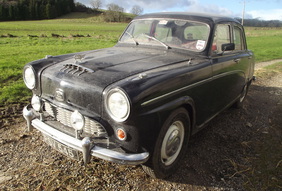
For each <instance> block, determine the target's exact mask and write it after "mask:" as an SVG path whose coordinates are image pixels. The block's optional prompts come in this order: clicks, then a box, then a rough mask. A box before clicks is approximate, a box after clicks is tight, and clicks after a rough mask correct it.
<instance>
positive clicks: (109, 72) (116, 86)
mask: <svg viewBox="0 0 282 191" xmlns="http://www.w3.org/2000/svg"><path fill="white" fill-rule="evenodd" d="M253 72H254V55H253V53H252V52H251V51H249V50H248V49H247V44H246V39H245V33H244V29H243V27H242V26H241V25H240V23H238V22H237V21H236V20H234V19H232V18H227V17H221V16H211V15H202V14H190V13H155V14H147V15H143V16H138V17H136V18H135V19H134V20H133V21H132V22H131V23H130V24H129V25H128V27H127V28H126V30H125V31H124V33H123V34H122V36H121V37H120V39H119V41H118V43H117V45H116V46H114V47H112V48H106V49H102V50H91V51H86V52H80V53H74V54H67V55H61V56H46V57H45V58H44V59H41V60H37V61H34V62H31V63H28V64H27V65H26V66H25V67H24V72H23V76H24V82H25V84H26V86H27V87H28V88H29V89H31V90H32V92H33V97H32V100H31V105H28V106H26V107H25V108H24V110H23V115H24V117H25V119H26V121H27V126H28V129H29V130H30V129H31V126H33V127H35V128H36V129H38V130H39V131H41V132H42V134H43V138H44V140H45V141H46V142H47V143H48V144H50V145H51V146H53V147H54V148H55V149H57V150H59V151H60V152H62V153H64V154H65V155H67V156H69V157H72V158H75V159H82V158H83V160H84V163H88V162H91V161H90V159H91V156H95V157H98V158H101V159H104V160H108V161H113V162H116V163H121V164H131V165H137V164H142V166H143V168H144V170H145V171H146V172H147V173H148V174H149V175H151V176H152V177H157V178H165V177H167V176H169V175H171V174H172V173H174V172H175V170H176V169H177V167H178V166H179V162H180V160H181V159H182V157H183V156H184V154H185V150H186V148H187V145H188V141H189V137H190V136H191V135H193V134H195V133H196V132H198V131H199V130H200V129H202V128H203V127H204V126H205V124H206V123H207V122H209V121H210V120H211V119H213V118H214V117H215V116H216V115H218V114H219V113H220V112H221V111H223V110H224V109H226V108H229V107H230V106H232V105H234V106H236V107H240V106H241V105H242V102H243V100H244V98H245V96H246V94H247V91H248V87H249V85H250V84H251V81H252V79H253Z"/></svg>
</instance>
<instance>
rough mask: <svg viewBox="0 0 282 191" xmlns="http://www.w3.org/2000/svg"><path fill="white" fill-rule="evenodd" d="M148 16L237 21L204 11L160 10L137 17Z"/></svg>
mask: <svg viewBox="0 0 282 191" xmlns="http://www.w3.org/2000/svg"><path fill="white" fill-rule="evenodd" d="M147 18H164V19H165V18H166V19H185V20H195V21H201V22H206V23H209V24H212V23H213V24H216V23H220V22H236V23H238V24H240V23H239V21H237V20H236V19H234V18H231V17H226V16H221V15H213V14H204V13H192V12H160V13H149V14H145V15H141V16H137V17H136V18H135V19H134V20H136V19H147Z"/></svg>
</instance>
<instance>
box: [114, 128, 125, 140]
mask: <svg viewBox="0 0 282 191" xmlns="http://www.w3.org/2000/svg"><path fill="white" fill-rule="evenodd" d="M116 134H117V137H118V139H119V140H121V141H124V140H125V139H126V132H125V131H124V130H123V129H121V128H118V129H117V131H116Z"/></svg>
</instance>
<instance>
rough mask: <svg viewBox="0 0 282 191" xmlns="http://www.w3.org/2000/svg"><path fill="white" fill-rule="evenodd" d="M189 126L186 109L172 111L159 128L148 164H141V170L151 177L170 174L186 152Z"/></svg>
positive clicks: (161, 176)
mask: <svg viewBox="0 0 282 191" xmlns="http://www.w3.org/2000/svg"><path fill="white" fill-rule="evenodd" d="M190 128H191V123H190V117H189V115H188V113H187V111H186V110H185V109H184V108H179V109H177V110H175V111H173V112H172V113H171V114H170V115H169V117H168V118H167V119H166V121H165V122H164V124H163V126H162V128H161V130H160V133H159V136H158V139H157V141H156V144H155V148H154V152H153V154H152V158H151V163H150V165H146V164H145V165H142V167H143V170H144V171H145V172H146V173H147V174H148V175H150V176H151V177H153V178H160V179H163V178H166V177H168V176H170V175H172V174H173V173H174V172H175V171H176V170H177V168H178V167H179V164H180V162H181V159H182V158H183V156H184V154H185V152H186V149H187V146H188V141H189V137H190Z"/></svg>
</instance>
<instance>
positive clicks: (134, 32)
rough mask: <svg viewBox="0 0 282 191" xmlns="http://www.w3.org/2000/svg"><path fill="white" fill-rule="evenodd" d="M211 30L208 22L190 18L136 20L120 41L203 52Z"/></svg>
mask: <svg viewBox="0 0 282 191" xmlns="http://www.w3.org/2000/svg"><path fill="white" fill-rule="evenodd" d="M209 32H210V28H209V26H208V25H207V24H205V23H200V22H194V21H188V20H172V19H154V20H152V19H150V20H136V21H133V22H132V23H130V25H129V26H128V27H127V29H126V31H125V32H124V33H123V36H122V37H121V38H120V40H119V42H120V43H134V44H135V45H136V46H138V45H140V44H145V45H158V46H164V47H166V48H167V49H168V48H182V49H187V50H191V51H196V52H201V51H203V50H204V49H205V47H206V44H207V41H208V37H209Z"/></svg>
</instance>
